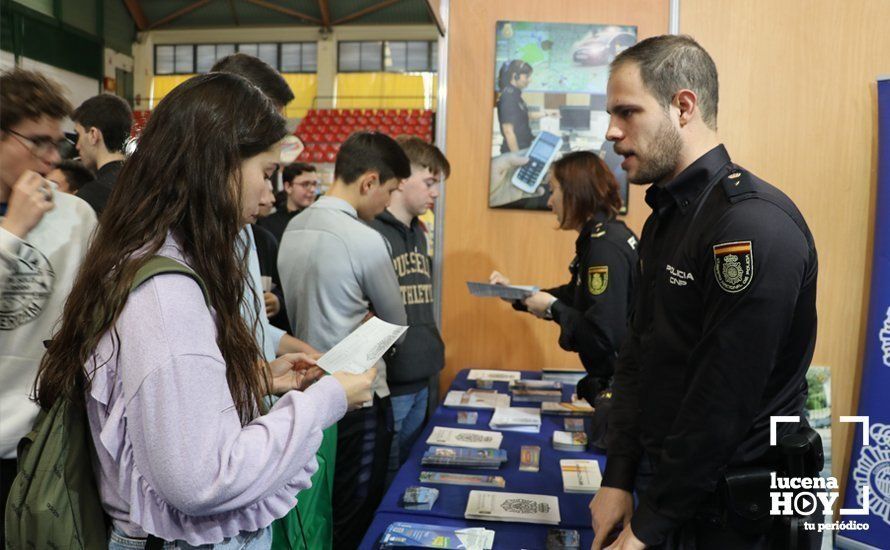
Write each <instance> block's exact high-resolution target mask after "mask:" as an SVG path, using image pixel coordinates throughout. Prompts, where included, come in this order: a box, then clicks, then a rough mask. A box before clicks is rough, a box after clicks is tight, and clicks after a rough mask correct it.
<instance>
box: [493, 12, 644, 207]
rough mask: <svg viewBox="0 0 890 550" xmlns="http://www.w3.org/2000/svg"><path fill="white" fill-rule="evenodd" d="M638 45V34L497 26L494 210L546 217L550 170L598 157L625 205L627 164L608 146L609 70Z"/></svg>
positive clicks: (621, 29) (605, 28) (610, 28)
mask: <svg viewBox="0 0 890 550" xmlns="http://www.w3.org/2000/svg"><path fill="white" fill-rule="evenodd" d="M636 41H637V28H636V27H633V26H616V25H593V24H583V25H579V24H572V23H535V22H528V21H498V23H497V28H496V45H495V79H494V82H495V89H494V95H493V97H494V105H493V109H494V116H493V124H492V133H491V135H492V140H491V178H490V181H489V194H488V206H489V207H491V208H516V209H525V210H547V200H548V199H549V198H550V183H549V171H550V165H551V164H552V163H553V162H554V161H556V160H558V159H559V158H560V157H561V156H562V155H564V154H565V153H567V152H570V151H593V152H595V153H597V154H598V155H599V156H600V158H602V159H603V160H604V161H605V162H606V164H607V165H608V166H609V168H610V169H611V170H612V172H614V174H615V177H616V179H617V180H618V184H619V188H620V189H619V191H620V195H621V200H622V202H623V204H624V205H625V207H624V209H623V210H622V212H626V205H627V175H626V174H625V172H624V170H622V169H621V160H622V159H621V156H620V155H618V154H616V153H615V151H614V149H613V148H612V143H611V142H609V141H606V129H607V128H608V125H609V115H608V113H606V83H607V82H608V78H609V63H610V62H611V61H612V60H613V59H614V58H615V56H616V55H617V54H618V53H620V52H621V51H622V50H624V49H626V48H628V47H630V46H632V45H633V44H635V43H636Z"/></svg>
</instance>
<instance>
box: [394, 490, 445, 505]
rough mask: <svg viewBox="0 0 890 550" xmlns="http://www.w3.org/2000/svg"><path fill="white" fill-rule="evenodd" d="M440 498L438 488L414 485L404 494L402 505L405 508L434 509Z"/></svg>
mask: <svg viewBox="0 0 890 550" xmlns="http://www.w3.org/2000/svg"><path fill="white" fill-rule="evenodd" d="M438 498H439V490H438V489H435V488H433V487H417V486H412V487H408V488H407V489H405V492H404V493H403V494H402V507H403V508H404V509H405V510H432V509H433V504H435V503H436V499H438Z"/></svg>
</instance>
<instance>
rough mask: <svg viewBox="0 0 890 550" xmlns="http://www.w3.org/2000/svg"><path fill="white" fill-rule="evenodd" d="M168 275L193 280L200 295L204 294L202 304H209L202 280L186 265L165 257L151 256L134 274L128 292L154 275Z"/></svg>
mask: <svg viewBox="0 0 890 550" xmlns="http://www.w3.org/2000/svg"><path fill="white" fill-rule="evenodd" d="M170 273H179V274H181V275H185V276H187V277H191V278H192V279H194V280H195V282H196V283H198V286H200V287H201V293H202V294H204V303H206V304H208V305H209V304H210V297H209V296H208V295H207V287H206V286H205V285H204V280H203V279H201V277H199V276H198V274H197V273H195V272H194V271H192V269H191V268H190V267H188V266H187V265H185V264H183V263H182V262H179V261H176V260H174V259H173V258H170V257H167V256H152V257H151V258H149V260H148V261H147V262H145V265H143V266H142V267H140V268H139V271H137V272H136V277H134V278H133V284H131V285H130V292H133V291H134V290H136V289H137V288H139V287H140V286H141V285H142V283H144V282H146V281H147V280H149V279H151V278H152V277H154V276H156V275H167V274H170Z"/></svg>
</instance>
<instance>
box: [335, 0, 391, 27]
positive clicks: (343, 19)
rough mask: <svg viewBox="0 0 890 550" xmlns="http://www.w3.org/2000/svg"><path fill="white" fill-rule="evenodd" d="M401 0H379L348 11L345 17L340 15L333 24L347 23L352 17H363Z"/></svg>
mask: <svg viewBox="0 0 890 550" xmlns="http://www.w3.org/2000/svg"><path fill="white" fill-rule="evenodd" d="M401 1H402V0H385V1H383V2H379V3H377V4H374V5H373V6H368V7H367V8H365V9H363V10H359V11H357V12H355V13H350V14H349V15H347V16H345V17H341V18H340V19H337V20H336V21H334V23H333V24H334V25H340V24H342V23H347V22H349V21H352V20H354V19H358V18H359V17H364V16H366V15H368V14H369V13H374V12H375V11H380V10H382V9H383V8H388V7H389V6H392V5H393V4H397V3H398V2H401Z"/></svg>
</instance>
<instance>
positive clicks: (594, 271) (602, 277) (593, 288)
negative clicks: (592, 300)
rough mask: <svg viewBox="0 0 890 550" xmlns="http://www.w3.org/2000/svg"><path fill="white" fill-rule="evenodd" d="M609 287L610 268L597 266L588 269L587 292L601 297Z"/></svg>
mask: <svg viewBox="0 0 890 550" xmlns="http://www.w3.org/2000/svg"><path fill="white" fill-rule="evenodd" d="M608 286H609V266H607V265H595V266H592V267H590V268H588V269H587V290H588V292H590V293H591V294H592V295H594V296H599V295H600V294H602V293H603V292H605V291H606V288H607V287H608Z"/></svg>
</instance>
